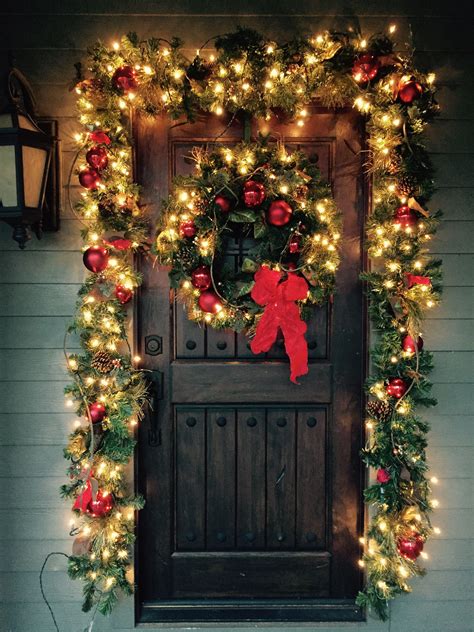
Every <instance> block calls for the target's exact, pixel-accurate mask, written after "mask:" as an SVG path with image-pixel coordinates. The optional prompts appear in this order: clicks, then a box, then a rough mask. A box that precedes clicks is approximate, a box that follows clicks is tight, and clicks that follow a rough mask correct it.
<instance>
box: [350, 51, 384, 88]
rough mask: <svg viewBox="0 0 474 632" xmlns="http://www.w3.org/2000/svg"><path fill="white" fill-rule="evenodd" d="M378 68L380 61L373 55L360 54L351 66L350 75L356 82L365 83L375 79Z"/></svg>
mask: <svg viewBox="0 0 474 632" xmlns="http://www.w3.org/2000/svg"><path fill="white" fill-rule="evenodd" d="M379 68H380V61H379V59H378V58H377V57H375V55H370V54H369V53H367V54H366V55H361V56H360V57H358V58H357V59H356V60H355V62H354V65H353V66H352V76H353V77H354V79H355V80H356V81H357V83H367V81H370V80H371V79H375V77H376V76H377V73H378V71H379Z"/></svg>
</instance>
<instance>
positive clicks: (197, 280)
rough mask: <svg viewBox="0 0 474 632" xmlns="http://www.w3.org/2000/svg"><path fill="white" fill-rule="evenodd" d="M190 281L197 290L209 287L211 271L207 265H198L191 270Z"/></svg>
mask: <svg viewBox="0 0 474 632" xmlns="http://www.w3.org/2000/svg"><path fill="white" fill-rule="evenodd" d="M191 283H192V284H193V286H194V287H195V288H197V289H198V290H201V291H203V290H207V289H209V288H210V287H211V284H212V279H211V271H210V270H209V268H208V266H199V268H196V269H195V270H193V272H192V274H191Z"/></svg>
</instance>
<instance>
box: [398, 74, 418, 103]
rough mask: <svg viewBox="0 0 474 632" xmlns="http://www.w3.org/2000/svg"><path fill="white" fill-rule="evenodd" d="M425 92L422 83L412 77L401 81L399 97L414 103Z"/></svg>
mask: <svg viewBox="0 0 474 632" xmlns="http://www.w3.org/2000/svg"><path fill="white" fill-rule="evenodd" d="M422 94H423V87H422V85H421V83H418V81H415V79H413V78H411V79H409V80H408V81H402V82H400V85H399V86H398V98H399V99H400V101H402V102H403V103H412V102H413V101H415V100H416V99H418V98H419V97H421V95H422Z"/></svg>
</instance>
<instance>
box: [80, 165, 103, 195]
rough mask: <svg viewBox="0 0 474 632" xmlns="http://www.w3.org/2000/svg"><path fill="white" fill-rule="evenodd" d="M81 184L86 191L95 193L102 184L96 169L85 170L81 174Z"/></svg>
mask: <svg viewBox="0 0 474 632" xmlns="http://www.w3.org/2000/svg"><path fill="white" fill-rule="evenodd" d="M79 182H80V184H81V186H83V187H84V189H88V190H89V191H94V190H95V189H97V187H98V186H99V183H100V175H99V172H98V171H96V169H84V170H83V171H81V172H80V173H79Z"/></svg>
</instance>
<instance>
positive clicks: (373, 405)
mask: <svg viewBox="0 0 474 632" xmlns="http://www.w3.org/2000/svg"><path fill="white" fill-rule="evenodd" d="M367 412H368V414H369V415H370V416H371V417H375V419H378V420H379V421H388V420H389V419H390V417H391V415H392V407H391V406H390V404H389V403H388V402H381V401H376V400H372V401H370V402H369V403H368V404H367Z"/></svg>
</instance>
